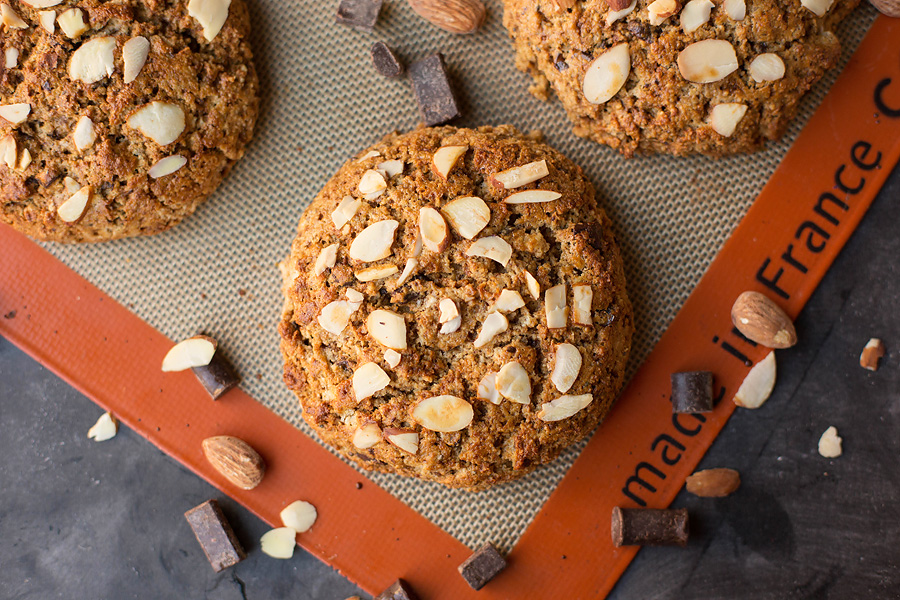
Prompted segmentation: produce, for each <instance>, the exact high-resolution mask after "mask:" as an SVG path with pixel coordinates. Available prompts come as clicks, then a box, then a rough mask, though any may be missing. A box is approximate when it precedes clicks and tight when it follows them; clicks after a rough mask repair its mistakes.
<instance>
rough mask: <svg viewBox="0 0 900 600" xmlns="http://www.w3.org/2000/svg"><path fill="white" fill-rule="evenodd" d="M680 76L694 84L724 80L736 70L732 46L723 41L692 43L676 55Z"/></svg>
mask: <svg viewBox="0 0 900 600" xmlns="http://www.w3.org/2000/svg"><path fill="white" fill-rule="evenodd" d="M676 62H677V63H678V70H679V71H680V72H681V76H682V77H684V78H685V79H687V80H688V81H692V82H694V83H712V82H714V81H719V80H721V79H724V78H725V77H727V76H728V75H729V74H731V73H734V72H735V71H736V70H737V68H738V60H737V54H735V52H734V46H732V45H731V44H730V43H729V42H726V41H725V40H703V41H701V42H694V43H693V44H691V45H690V46H688V47H687V48H685V49H684V50H682V51H681V52H680V53H679V54H678V60H677V61H676Z"/></svg>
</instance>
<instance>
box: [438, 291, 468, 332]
mask: <svg viewBox="0 0 900 600" xmlns="http://www.w3.org/2000/svg"><path fill="white" fill-rule="evenodd" d="M438 308H440V310H441V316H440V319H438V322H439V323H440V324H441V331H440V333H453V332H455V331H457V330H458V329H459V326H460V325H462V317H460V316H459V310H458V309H457V308H456V302H454V301H453V300H451V299H450V298H444V299H443V300H441V303H440V304H439V305H438Z"/></svg>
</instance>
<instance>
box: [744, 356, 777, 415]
mask: <svg viewBox="0 0 900 600" xmlns="http://www.w3.org/2000/svg"><path fill="white" fill-rule="evenodd" d="M777 370H778V369H777V366H776V364H775V352H774V351H773V352H769V353H768V354H767V355H766V357H765V358H764V359H762V360H761V361H759V362H758V363H756V364H755V365H754V366H753V368H752V369H750V372H749V373H747V376H746V377H745V378H744V381H743V382H742V383H741V387H739V388H738V391H737V393H736V394H735V395H734V403H735V404H737V405H738V406H741V407H743V408H759V407H760V406H762V405H763V404H765V402H766V400H768V399H769V396H770V395H771V394H772V390H773V389H774V388H775V377H776V375H777Z"/></svg>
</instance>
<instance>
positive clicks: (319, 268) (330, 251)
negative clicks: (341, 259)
mask: <svg viewBox="0 0 900 600" xmlns="http://www.w3.org/2000/svg"><path fill="white" fill-rule="evenodd" d="M337 251H338V244H331V245H330V246H325V247H324V248H322V251H321V252H319V255H318V256H317V257H316V262H315V264H314V265H313V273H314V274H315V275H317V276H318V275H321V274H322V273H324V272H325V271H327V270H328V269H330V268H332V267H333V266H334V263H335V262H336V261H337Z"/></svg>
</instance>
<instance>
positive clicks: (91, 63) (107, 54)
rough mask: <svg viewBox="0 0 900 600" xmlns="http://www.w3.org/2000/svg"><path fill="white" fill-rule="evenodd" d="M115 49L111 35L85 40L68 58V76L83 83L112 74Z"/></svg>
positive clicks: (114, 66) (94, 81)
mask: <svg viewBox="0 0 900 600" xmlns="http://www.w3.org/2000/svg"><path fill="white" fill-rule="evenodd" d="M60 18H62V17H60ZM115 50H116V39H115V38H113V37H97V38H93V39H90V40H88V41H86V42H85V43H83V44H82V45H81V46H80V47H79V48H78V50H76V51H75V52H73V53H72V57H71V58H69V77H71V78H72V79H76V80H78V81H82V82H84V83H96V82H98V81H100V80H101V79H103V78H104V77H108V76H110V75H112V74H113V72H114V71H115V70H116V60H115V56H114V54H115ZM155 104H161V103H155ZM179 110H180V109H179ZM183 126H184V115H182V127H183Z"/></svg>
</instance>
